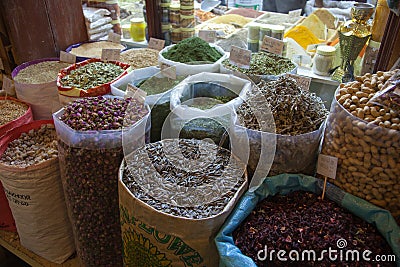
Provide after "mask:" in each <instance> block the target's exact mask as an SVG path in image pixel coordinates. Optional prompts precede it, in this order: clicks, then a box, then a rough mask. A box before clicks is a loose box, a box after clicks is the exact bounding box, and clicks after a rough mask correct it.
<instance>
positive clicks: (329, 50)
mask: <svg viewBox="0 0 400 267" xmlns="http://www.w3.org/2000/svg"><path fill="white" fill-rule="evenodd" d="M335 52H336V48H335V47H333V46H328V45H320V46H318V47H317V53H316V54H315V56H314V64H313V66H312V70H313V72H314V73H315V74H318V75H322V76H329V71H330V70H331V69H332V64H333V61H334V59H335Z"/></svg>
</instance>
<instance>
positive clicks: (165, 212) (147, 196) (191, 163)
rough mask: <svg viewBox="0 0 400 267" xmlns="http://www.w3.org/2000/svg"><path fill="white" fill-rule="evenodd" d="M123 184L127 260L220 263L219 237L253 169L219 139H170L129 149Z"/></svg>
mask: <svg viewBox="0 0 400 267" xmlns="http://www.w3.org/2000/svg"><path fill="white" fill-rule="evenodd" d="M181 155H182V156H183V157H181ZM118 186H119V203H120V211H121V214H120V215H121V217H120V221H121V231H122V240H123V246H124V253H123V255H124V265H125V266H180V267H184V266H218V253H217V250H216V248H215V244H214V241H213V240H214V237H215V234H216V233H217V231H218V229H219V228H220V227H221V225H222V223H223V222H224V221H225V219H226V217H227V216H228V215H229V213H230V212H231V210H232V209H233V207H234V206H235V204H236V201H237V200H238V198H239V197H240V196H241V195H242V193H243V192H244V190H245V188H247V175H246V172H245V164H244V163H243V162H241V161H240V160H238V159H237V158H236V157H235V156H233V155H232V154H231V153H230V152H229V151H228V150H226V149H223V148H222V149H221V148H218V146H216V145H215V144H210V143H208V142H204V141H200V140H193V139H192V140H188V139H179V140H178V139H164V140H162V141H160V142H156V143H151V144H147V145H146V146H144V147H141V148H139V149H137V150H135V151H134V152H133V153H131V154H125V160H124V161H123V162H122V164H121V168H120V172H119V184H118Z"/></svg>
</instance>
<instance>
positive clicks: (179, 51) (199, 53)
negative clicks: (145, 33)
mask: <svg viewBox="0 0 400 267" xmlns="http://www.w3.org/2000/svg"><path fill="white" fill-rule="evenodd" d="M162 55H163V56H164V57H165V58H166V59H169V60H172V61H175V62H181V63H190V62H197V61H203V62H216V61H217V60H218V59H220V58H221V57H222V55H221V54H220V52H218V50H217V49H215V48H214V47H212V46H210V45H209V44H208V43H207V42H206V41H204V40H203V39H201V38H199V37H192V38H188V39H185V40H183V41H181V42H179V43H178V44H176V45H174V46H173V47H171V48H170V49H169V50H168V51H166V52H164V53H162Z"/></svg>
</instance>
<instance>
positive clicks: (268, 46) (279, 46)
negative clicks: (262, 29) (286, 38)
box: [261, 35, 285, 55]
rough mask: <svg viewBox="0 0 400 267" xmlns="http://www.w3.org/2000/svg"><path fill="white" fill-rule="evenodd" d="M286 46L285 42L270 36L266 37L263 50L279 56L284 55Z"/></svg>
mask: <svg viewBox="0 0 400 267" xmlns="http://www.w3.org/2000/svg"><path fill="white" fill-rule="evenodd" d="M284 46H285V44H284V42H283V41H281V40H278V39H275V38H272V37H269V36H267V35H266V36H264V39H263V42H262V45H261V50H264V51H267V52H270V53H274V54H277V55H282V52H283V47H284Z"/></svg>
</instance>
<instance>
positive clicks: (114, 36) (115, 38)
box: [108, 32, 121, 44]
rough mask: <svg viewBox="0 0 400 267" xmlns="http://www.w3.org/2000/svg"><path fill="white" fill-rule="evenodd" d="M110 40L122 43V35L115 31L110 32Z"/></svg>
mask: <svg viewBox="0 0 400 267" xmlns="http://www.w3.org/2000/svg"><path fill="white" fill-rule="evenodd" d="M108 41H110V42H113V43H118V44H119V43H121V35H120V34H117V33H115V32H110V33H109V34H108Z"/></svg>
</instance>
